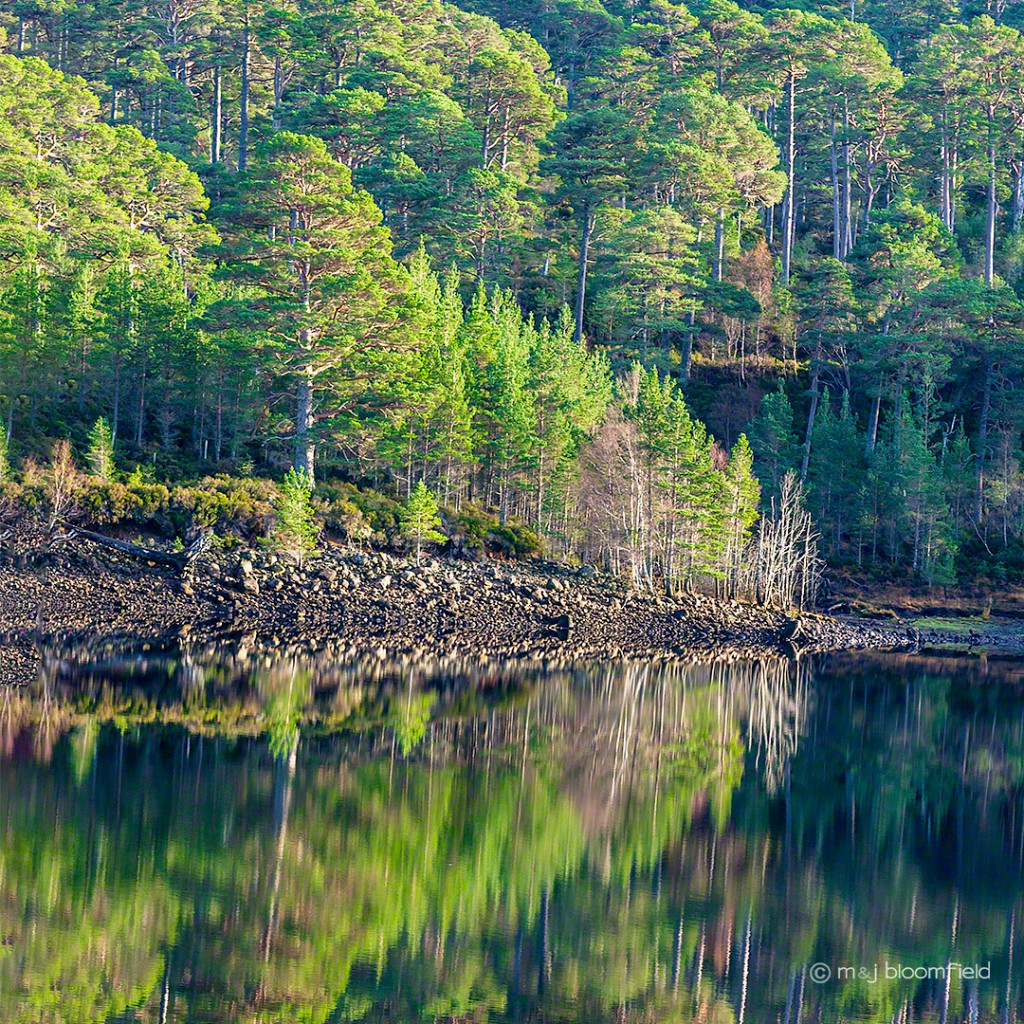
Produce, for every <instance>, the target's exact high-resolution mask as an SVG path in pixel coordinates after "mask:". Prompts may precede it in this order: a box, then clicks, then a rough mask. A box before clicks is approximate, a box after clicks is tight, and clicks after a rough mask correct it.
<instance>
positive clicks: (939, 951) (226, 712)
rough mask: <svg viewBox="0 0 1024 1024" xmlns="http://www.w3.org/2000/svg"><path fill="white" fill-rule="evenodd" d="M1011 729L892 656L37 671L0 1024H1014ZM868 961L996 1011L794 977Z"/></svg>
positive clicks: (1016, 755) (1, 775)
mask: <svg viewBox="0 0 1024 1024" xmlns="http://www.w3.org/2000/svg"><path fill="white" fill-rule="evenodd" d="M1021 710H1022V704H1021V698H1020V692H1019V690H1018V689H1017V688H1016V686H1015V685H1012V684H1006V685H1003V686H1002V687H999V688H996V687H991V686H987V687H980V686H978V685H976V684H975V683H974V682H972V681H971V680H970V679H969V678H966V679H965V678H964V677H963V674H962V673H958V672H953V671H950V670H949V667H948V666H944V665H942V664H939V665H936V664H933V663H930V662H926V661H920V660H917V661H915V660H912V659H910V660H908V659H892V658H890V659H879V660H872V659H857V660H851V661H843V660H842V659H833V660H832V662H831V663H829V664H825V663H819V664H812V663H810V662H795V663H794V662H789V661H785V660H783V659H777V660H771V661H765V662H756V663H739V664H732V665H723V664H708V665H689V666H682V665H651V664H622V665H615V666H603V667H598V668H584V667H579V666H572V665H569V666H549V667H548V668H547V669H545V670H543V671H542V670H540V669H538V668H536V667H529V666H493V665H477V666H469V667H460V666H455V667H452V666H448V667H445V666H441V665H435V666H430V665H394V664H390V663H386V662H376V661H375V662H373V663H371V664H367V663H362V664H352V665H338V664H318V663H317V662H315V661H304V660H301V659H283V660H280V661H276V662H274V663H271V664H253V663H250V662H247V661H245V660H244V659H243V660H241V661H232V660H230V659H219V660H218V659H204V658H203V657H199V656H198V655H197V654H196V653H195V652H192V653H191V654H190V655H189V656H188V657H182V658H181V659H179V660H177V661H175V660H173V659H172V660H170V661H167V660H161V659H154V660H152V661H144V662H137V663H135V664H134V665H133V666H131V667H125V666H121V667H119V668H118V669H117V670H116V671H107V670H106V669H103V670H100V671H92V672H86V673H84V675H81V674H79V675H77V676H74V675H69V674H68V673H66V672H63V671H56V672H54V673H53V674H52V675H51V676H50V677H49V678H48V679H47V680H46V681H45V684H44V685H43V686H42V687H41V690H40V692H39V693H37V694H34V695H25V694H14V693H11V692H4V693H0V752H2V757H3V760H2V761H0V1019H2V1020H4V1021H5V1022H7V1021H12V1022H20V1021H24V1022H26V1024H27V1022H29V1021H39V1020H47V1021H66V1022H69V1024H85V1022H92V1021H107V1022H110V1024H114V1022H127V1021H140V1020H143V1021H162V1022H170V1021H179V1022H184V1021H196V1022H199V1021H203V1022H214V1021H236V1020H237V1021H259V1022H261V1024H266V1022H272V1021H274V1022H277V1021H280V1022H282V1024H283V1022H285V1021H287V1022H294V1021H302V1022H306V1021H308V1022H313V1021H317V1022H324V1021H331V1022H341V1021H367V1022H369V1021H420V1020H423V1021H468V1020H480V1021H484V1020H494V1021H520V1020H551V1021H554V1020H560V1021H569V1020H578V1021H588V1022H591V1021H596V1022H600V1021H609V1022H610V1021H638V1022H639V1021H694V1022H697V1021H701V1022H705V1021H730V1022H736V1024H742V1022H747V1021H763V1020H768V1019H771V1020H779V1021H783V1022H789V1024H795V1022H797V1021H810V1020H819V1019H820V1020H837V1019H844V1020H853V1021H885V1022H893V1021H904V1022H910V1021H939V1020H946V1021H949V1022H952V1021H953V1020H954V1019H961V1018H963V1019H970V1020H977V1021H989V1022H995V1021H1004V1020H1005V1021H1008V1020H1011V1019H1013V1014H1015V1013H1019V1012H1020V1010H1021V1005H1020V1000H1021V996H1020V989H1019V985H1018V982H1017V978H1016V972H1015V971H1013V970H1011V967H1012V965H1013V963H1014V960H1015V958H1016V957H1017V955H1018V952H1017V947H1019V944H1020V940H1019V935H1018V934H1017V933H1018V932H1019V922H1020V897H1021V878H1022V875H1021V862H1022V857H1024V846H1022V834H1021V833H1022V823H1024V813H1022V804H1021V793H1022V791H1024V787H1022V782H1024V720H1022V714H1021ZM40 736H44V737H45V738H44V739H43V740H40V738H39V737H40ZM885 959H888V960H890V961H892V962H899V963H902V964H906V965H928V966H935V965H944V964H947V963H949V962H951V961H960V962H963V963H975V962H977V963H985V962H988V961H991V963H992V967H993V980H992V981H990V982H979V983H971V982H965V981H961V980H959V979H956V978H953V979H951V980H950V981H949V982H948V983H946V982H939V981H936V980H928V981H923V982H916V981H906V980H888V979H885V978H884V977H883V978H881V979H879V980H878V981H876V982H873V983H869V982H866V981H864V980H863V979H857V978H855V977H854V978H841V979H840V978H836V979H834V980H833V981H832V982H831V983H829V984H827V985H815V984H814V983H813V982H812V980H811V979H810V977H809V974H808V971H809V968H810V965H812V964H814V963H815V962H818V961H821V962H825V963H829V964H831V965H833V966H836V967H837V966H840V965H861V964H864V965H870V964H874V963H876V962H881V961H883V960H885Z"/></svg>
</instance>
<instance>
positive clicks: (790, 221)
mask: <svg viewBox="0 0 1024 1024" xmlns="http://www.w3.org/2000/svg"><path fill="white" fill-rule="evenodd" d="M787 92H788V99H789V104H788V105H789V126H788V135H787V138H786V174H787V176H788V178H789V187H788V188H787V189H786V198H785V203H784V205H783V210H782V287H783V288H788V287H789V276H790V266H791V263H792V258H793V231H794V227H795V225H796V217H795V214H796V195H795V191H796V75H795V74H794V73H793V72H790V75H789V86H788V90H787Z"/></svg>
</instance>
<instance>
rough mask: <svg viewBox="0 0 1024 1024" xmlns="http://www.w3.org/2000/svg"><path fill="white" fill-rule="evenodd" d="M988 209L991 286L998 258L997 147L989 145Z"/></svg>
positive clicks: (987, 275) (988, 277)
mask: <svg viewBox="0 0 1024 1024" xmlns="http://www.w3.org/2000/svg"><path fill="white" fill-rule="evenodd" d="M987 206H988V210H987V218H986V222H985V284H987V285H988V286H989V287H990V288H991V287H992V283H993V281H994V280H995V276H996V275H995V265H996V264H995V260H996V212H997V210H998V203H997V202H996V147H995V145H994V144H990V145H989V147H988V204H987Z"/></svg>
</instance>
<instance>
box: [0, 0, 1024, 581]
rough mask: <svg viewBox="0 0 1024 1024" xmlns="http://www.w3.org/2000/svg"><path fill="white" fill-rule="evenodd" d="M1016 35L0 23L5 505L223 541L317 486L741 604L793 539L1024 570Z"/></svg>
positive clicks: (92, 19) (322, 501) (583, 0)
mask: <svg viewBox="0 0 1024 1024" xmlns="http://www.w3.org/2000/svg"><path fill="white" fill-rule="evenodd" d="M1022 28H1024V5H1022V4H1021V3H1020V2H1015V0H989V2H988V3H981V2H977V3H975V2H965V3H963V4H962V6H957V4H956V3H955V2H941V3H940V2H936V0H906V2H903V3H894V2H891V0H848V2H844V3H842V4H840V3H832V2H830V0H823V2H819V3H810V2H806V3H804V4H803V5H802V6H783V5H781V4H779V5H775V4H772V3H771V2H766V3H750V2H744V3H740V4H737V3H733V2H731V0H691V2H690V3H689V4H687V5H685V6H684V5H683V4H675V3H671V2H669V0H604V2H602V0H519V2H514V3H509V2H507V0H494V2H491V0H462V2H461V3H460V4H459V5H453V4H449V3H442V2H439V0H339V2H335V3H330V4H326V3H321V2H320V0H278V2H277V3H271V2H267V0H154V2H146V0H120V2H119V0H91V2H90V0H17V2H12V0H4V2H3V3H2V5H0V50H2V52H0V75H2V83H3V84H2V85H0V257H2V259H0V416H2V423H3V428H4V429H3V430H0V478H2V483H0V515H2V516H5V517H9V516H11V515H14V514H16V511H17V510H18V509H24V508H31V507H34V506H35V505H36V504H38V502H39V501H40V500H42V499H41V498H40V497H39V496H40V495H42V494H50V495H51V500H52V495H53V494H54V493H59V494H64V495H65V498H66V497H67V493H68V492H69V488H70V489H71V490H75V491H76V496H75V498H74V501H73V502H72V501H71V500H70V499H68V502H69V507H70V504H73V503H74V502H77V503H78V505H80V506H81V507H83V508H85V509H87V510H89V511H88V514H89V515H90V516H91V517H92V519H93V520H94V521H100V522H102V521H104V520H106V521H114V520H119V519H126V520H131V521H134V522H137V523H139V524H142V525H149V526H152V525H153V524H154V523H157V524H159V523H166V522H170V521H172V520H173V519H174V516H175V515H177V514H178V513H180V512H181V509H182V508H186V512H188V515H191V516H192V519H193V520H196V519H197V518H198V519H201V518H202V517H201V516H198V515H197V513H196V511H195V509H196V505H197V502H199V499H198V498H197V497H196V492H197V490H198V491H202V490H204V489H205V491H207V492H208V493H210V494H219V495H220V496H221V498H222V499H223V501H222V502H221V505H222V506H224V507H226V506H229V505H231V503H232V502H234V503H235V504H239V503H241V504H243V505H244V504H245V503H246V502H247V501H248V502H249V503H250V504H251V503H252V500H253V499H252V495H253V494H254V493H255V492H256V490H258V487H259V486H262V485H261V484H260V481H268V480H275V481H280V480H281V479H282V477H283V476H284V474H285V471H286V470H288V469H289V468H290V469H291V471H292V472H291V479H292V481H293V482H294V481H295V480H296V479H299V480H302V481H304V482H305V484H306V485H308V486H313V487H315V488H316V498H315V499H314V500H315V502H316V503H317V508H319V509H320V510H321V515H322V516H326V517H327V518H328V519H329V520H330V522H331V523H333V524H334V526H335V527H336V528H337V529H338V530H339V531H340V532H341V533H342V534H345V535H347V536H348V537H349V539H357V540H364V539H370V538H374V537H377V538H379V537H380V536H381V535H382V533H383V532H384V531H383V527H382V526H381V523H380V516H381V513H380V509H381V508H383V507H388V508H390V507H392V506H401V505H402V504H403V503H409V504H411V505H413V506H414V507H415V506H416V505H417V502H418V503H419V507H420V511H421V513H422V515H421V518H422V520H423V522H424V523H425V524H426V526H428V527H431V526H432V525H435V519H434V513H435V508H434V505H435V504H436V505H437V506H439V517H438V519H437V521H436V525H438V526H443V529H444V531H445V533H444V534H436V536H443V535H449V536H450V535H451V534H452V532H453V527H452V524H453V523H455V522H460V523H462V527H461V528H462V529H464V530H466V531H467V532H471V528H475V527H474V524H476V526H479V523H480V522H482V521H483V522H485V523H487V524H491V525H492V526H493V527H494V528H496V529H499V530H501V529H505V530H511V535H512V538H513V546H514V547H515V546H518V547H522V548H529V547H531V546H539V545H543V547H544V549H545V550H546V551H548V552H550V553H552V554H555V555H563V556H569V557H573V558H578V559H580V560H591V561H602V562H604V563H605V564H608V565H612V566H615V567H618V568H622V567H623V566H628V567H629V568H630V569H631V571H632V573H633V575H634V577H635V578H636V579H637V581H638V582H646V583H653V581H654V580H655V579H660V578H661V577H664V578H665V579H668V580H673V581H685V582H691V581H693V580H696V579H707V578H712V579H716V580H721V579H725V580H727V581H729V580H732V581H734V582H735V581H736V580H738V579H739V578H740V577H741V576H742V574H743V572H744V569H743V567H742V563H743V560H744V557H745V556H744V555H743V551H744V550H745V548H746V547H748V546H749V543H748V542H749V541H750V539H751V537H752V536H753V537H754V539H755V542H756V538H757V537H762V538H763V537H764V536H765V535H766V530H770V529H776V530H786V529H789V528H790V526H791V525H792V524H796V526H795V527H794V529H796V530H798V531H803V532H802V533H801V536H803V537H804V538H805V541H806V544H807V545H810V544H811V543H812V535H813V537H814V540H813V543H814V544H815V545H816V546H818V547H820V549H821V552H822V554H823V555H824V557H825V558H827V559H828V561H829V562H830V563H831V564H832V565H833V566H836V567H845V568H846V569H849V570H850V571H854V572H859V573H862V574H865V575H867V574H872V573H874V574H878V575H880V576H894V575H895V576H899V577H903V578H906V579H907V580H914V581H923V582H925V583H928V584H952V583H955V582H957V581H958V580H960V581H962V580H970V579H983V580H987V581H991V582H993V583H996V584H1006V583H1009V582H1012V581H1013V580H1014V579H1016V578H1019V577H1020V575H1021V573H1022V572H1024V466H1022V440H1024V437H1022V435H1024V403H1022V402H1021V401H1020V396H1021V393H1022V392H1021V388H1022V385H1024V344H1022V342H1024V301H1022V296H1024V38H1022V35H1021V29H1022ZM78 466H81V467H82V469H84V470H88V472H84V473H83V472H82V471H80V470H79V469H78V468H77V467H78ZM72 478H73V479H74V481H75V483H74V486H73V487H72V486H71V485H70V484H69V483H68V481H69V480H72ZM266 486H267V487H272V486H274V485H271V484H267V485H266ZM76 489H77V490H76ZM261 493H262V492H261ZM417 495H418V496H419V497H418V498H417ZM189 502H191V504H189ZM424 502H425V503H426V504H425V505H424ZM787 510H788V513H789V518H788V519H787V517H786V516H787ZM54 514H55V513H54ZM211 514H212V513H211ZM216 515H227V516H228V518H230V515H229V513H226V512H224V509H223V508H221V509H220V511H218V512H217V513H216ZM216 515H214V518H216ZM459 517H461V519H460V518H459ZM759 517H760V520H761V524H762V525H758V520H759ZM804 517H806V520H805V518H804ZM186 518H188V516H186ZM787 524H788V525H787ZM428 534H429V535H430V536H435V534H434V533H433V531H432V530H428ZM524 538H526V540H524ZM428 539H429V537H428ZM418 542H419V536H417V543H418Z"/></svg>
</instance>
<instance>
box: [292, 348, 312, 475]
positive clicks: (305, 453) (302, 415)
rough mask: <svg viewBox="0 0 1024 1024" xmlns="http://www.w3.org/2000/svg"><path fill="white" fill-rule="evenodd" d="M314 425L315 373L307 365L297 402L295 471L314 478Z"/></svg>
mask: <svg viewBox="0 0 1024 1024" xmlns="http://www.w3.org/2000/svg"><path fill="white" fill-rule="evenodd" d="M312 426H313V374H312V372H311V370H310V368H309V367H305V368H304V369H303V371H302V375H301V376H300V377H299V386H298V388H297V390H296V402H295V472H296V473H306V474H308V476H309V477H310V478H311V479H312V476H313V460H314V457H315V455H316V441H315V440H314V439H313V435H312Z"/></svg>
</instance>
